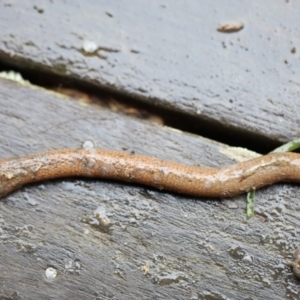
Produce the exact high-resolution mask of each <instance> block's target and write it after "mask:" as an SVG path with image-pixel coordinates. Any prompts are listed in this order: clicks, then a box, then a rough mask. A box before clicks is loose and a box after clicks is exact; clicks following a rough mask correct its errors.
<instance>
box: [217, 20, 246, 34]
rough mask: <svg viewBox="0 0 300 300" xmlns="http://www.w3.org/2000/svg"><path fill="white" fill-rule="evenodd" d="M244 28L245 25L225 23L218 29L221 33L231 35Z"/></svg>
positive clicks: (241, 23)
mask: <svg viewBox="0 0 300 300" xmlns="http://www.w3.org/2000/svg"><path fill="white" fill-rule="evenodd" d="M243 28H244V23H243V22H238V21H236V22H227V23H223V24H221V25H219V26H218V27H217V30H218V31H220V32H226V33H230V32H237V31H240V30H241V29H243Z"/></svg>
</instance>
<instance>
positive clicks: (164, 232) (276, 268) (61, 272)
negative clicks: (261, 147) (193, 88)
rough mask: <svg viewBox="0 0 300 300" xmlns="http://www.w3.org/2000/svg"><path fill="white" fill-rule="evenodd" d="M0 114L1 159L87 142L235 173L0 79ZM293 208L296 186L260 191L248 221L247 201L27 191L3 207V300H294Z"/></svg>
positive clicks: (191, 142) (99, 188)
mask: <svg viewBox="0 0 300 300" xmlns="http://www.w3.org/2000/svg"><path fill="white" fill-rule="evenodd" d="M0 107H1V109H0V144H1V147H0V157H8V156H13V155H24V154H28V153H33V152H37V151H44V150H50V149H59V148H66V147H80V146H81V144H82V143H83V142H84V141H85V140H92V141H93V142H94V143H95V145H96V146H97V147H101V148H107V149H114V150H124V151H128V152H130V151H134V152H135V153H140V154H148V155H152V156H156V157H159V158H163V159H169V160H176V161H178V162H182V163H187V164H195V163H196V164H200V165H205V166H209V167H220V166H224V165H228V164H231V163H234V162H235V160H234V159H232V158H229V157H228V154H226V155H225V154H222V153H229V152H230V150H231V155H234V152H233V149H231V148H228V147H226V146H224V145H222V144H217V143H214V142H212V141H209V140H205V139H201V138H199V137H196V136H193V135H189V134H184V133H182V132H180V131H174V130H172V129H170V128H165V127H161V126H154V125H148V124H146V123H144V122H141V121H136V120H132V119H130V118H127V117H124V116H120V115H117V114H114V113H112V112H109V111H106V110H102V109H99V108H97V107H91V106H82V105H80V104H79V103H77V102H73V101H66V99H64V98H61V97H59V96H57V95H54V94H51V93H49V92H47V91H43V90H39V89H32V88H30V87H24V86H20V85H18V84H15V83H11V82H9V81H5V80H2V79H1V80H0ZM298 202H299V187H298V186H295V185H282V184H280V185H276V186H272V187H269V188H267V189H264V190H262V191H258V192H257V203H256V216H255V217H254V218H252V219H250V220H249V221H247V220H246V217H245V210H244V208H245V196H240V197H235V198H234V199H232V202H222V203H221V202H220V201H219V200H217V199H216V200H206V199H196V198H191V197H189V198H188V197H184V196H179V195H175V194H171V193H167V192H163V191H157V190H154V189H149V188H146V187H142V186H135V185H129V184H124V183H119V182H111V181H104V180H91V179H89V180H87V179H82V180H80V179H64V180H56V181H51V182H44V183H40V184H35V185H31V186H27V187H24V188H22V189H20V190H19V191H17V192H15V193H13V194H11V195H9V196H7V197H5V198H4V199H2V200H1V201H0V249H1V251H0V298H3V299H7V298H9V299H11V298H14V299H15V298H23V299H283V298H284V297H285V296H289V299H297V297H298V282H297V280H296V279H295V278H294V277H293V275H292V273H291V270H290V269H289V268H288V267H287V266H286V265H285V264H284V261H285V258H287V257H288V256H290V254H291V253H292V252H293V251H294V250H295V248H297V247H298V244H299V238H298V228H299V225H300V224H299V223H300V220H299V214H298V213H297V210H298ZM230 205H236V209H231V208H229V207H230ZM105 221H107V222H108V225H107V226H104V225H103V224H102V226H101V222H105ZM109 225H110V226H109ZM48 267H53V268H55V269H56V270H57V272H58V274H57V277H56V278H55V279H54V280H49V279H47V278H46V277H45V270H46V269H47V268H48Z"/></svg>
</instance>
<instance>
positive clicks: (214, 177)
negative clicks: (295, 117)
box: [0, 149, 300, 198]
mask: <svg viewBox="0 0 300 300" xmlns="http://www.w3.org/2000/svg"><path fill="white" fill-rule="evenodd" d="M63 177H93V178H107V179H114V180H120V181H126V182H134V183H138V184H143V185H148V186H152V187H155V188H158V189H164V190H168V191H172V192H176V193H181V194H185V195H191V196H197V197H214V198H222V197H231V196H235V195H238V194H242V193H245V192H248V191H250V190H252V189H258V188H261V187H263V186H267V185H270V184H273V183H275V182H297V183H300V154H297V153H273V154H268V155H265V156H261V157H259V158H255V159H251V160H248V161H246V162H242V163H238V164H235V165H232V166H229V167H225V168H220V169H209V168H198V167H194V166H187V165H183V164H179V163H175V162H170V161H164V160H160V159H157V158H153V157H148V156H142V155H136V154H127V153H122V152H116V151H108V150H99V149H64V150H55V151H49V152H44V153H37V154H32V155H28V156H23V157H15V158H7V159H1V160H0V197H3V196H5V195H7V194H9V193H11V192H12V191H14V190H16V189H18V188H20V187H22V186H23V185H26V184H28V183H32V182H38V181H43V180H48V179H54V178H63Z"/></svg>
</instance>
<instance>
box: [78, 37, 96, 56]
mask: <svg viewBox="0 0 300 300" xmlns="http://www.w3.org/2000/svg"><path fill="white" fill-rule="evenodd" d="M82 49H83V51H84V52H85V53H89V54H92V53H94V52H96V50H97V49H98V45H97V44H96V43H95V42H94V41H90V40H85V41H84V42H83V45H82Z"/></svg>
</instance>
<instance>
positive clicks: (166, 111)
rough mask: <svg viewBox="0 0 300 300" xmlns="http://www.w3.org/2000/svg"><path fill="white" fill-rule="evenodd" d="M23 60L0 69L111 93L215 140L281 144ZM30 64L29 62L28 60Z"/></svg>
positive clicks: (265, 146)
mask: <svg viewBox="0 0 300 300" xmlns="http://www.w3.org/2000/svg"><path fill="white" fill-rule="evenodd" d="M19 64H20V63H13V62H12V63H7V62H3V61H2V62H1V61H0V71H8V70H14V71H16V72H19V73H21V75H22V77H23V78H24V79H26V80H29V81H30V82H31V83H32V84H35V85H38V86H42V87H44V88H48V89H56V90H57V89H58V88H61V87H64V88H69V89H76V90H79V91H80V92H83V93H86V94H88V95H90V96H93V95H95V96H97V97H98V98H99V97H100V98H101V97H106V98H108V97H110V98H113V99H116V100H117V101H118V102H120V103H126V105H131V106H132V107H134V108H136V109H137V110H142V111H147V112H149V114H155V115H156V116H159V117H160V118H162V119H163V121H164V124H165V125H167V126H169V127H173V128H176V129H179V130H182V131H185V132H189V133H192V134H196V135H200V136H203V137H206V138H209V139H211V140H215V141H218V142H221V143H224V144H227V145H230V146H236V147H244V148H248V149H250V150H253V151H256V152H258V153H262V154H265V153H268V152H270V151H272V150H273V149H275V148H276V147H278V146H279V145H280V143H279V142H277V141H274V140H271V139H270V138H268V137H266V136H263V135H260V134H256V133H253V132H250V131H247V130H245V129H242V128H235V127H232V126H230V125H228V126H224V124H222V123H221V122H217V121H215V120H212V119H208V118H206V119H204V118H202V119H200V118H199V117H194V116H190V115H188V114H185V113H183V112H178V111H175V110H173V109H170V108H164V107H162V106H160V103H159V101H153V102H154V103H153V104H150V103H146V102H145V101H143V100H141V99H138V98H134V97H133V96H128V95H127V96H126V95H124V93H121V92H118V91H115V90H113V87H112V88H110V89H109V88H101V87H99V86H96V85H94V84H90V83H87V82H84V81H82V80H79V79H74V78H69V77H67V76H61V75H56V74H53V73H50V71H47V70H37V67H35V69H32V70H31V69H29V68H25V67H20V66H19ZM25 65H26V64H25Z"/></svg>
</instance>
